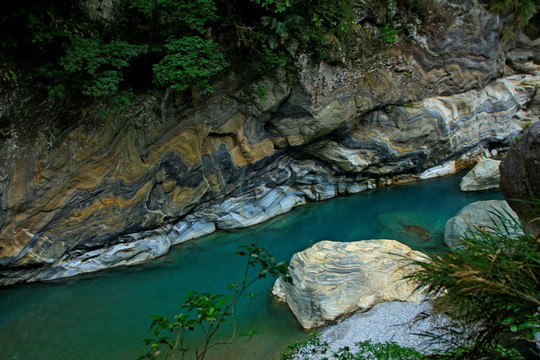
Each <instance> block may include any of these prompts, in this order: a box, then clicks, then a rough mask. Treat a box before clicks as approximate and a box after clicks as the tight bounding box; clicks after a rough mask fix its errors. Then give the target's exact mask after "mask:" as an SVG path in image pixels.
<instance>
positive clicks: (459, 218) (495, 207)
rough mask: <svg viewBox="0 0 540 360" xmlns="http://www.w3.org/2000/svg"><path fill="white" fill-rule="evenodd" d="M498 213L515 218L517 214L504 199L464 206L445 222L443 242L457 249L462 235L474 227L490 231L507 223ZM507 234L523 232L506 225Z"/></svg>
mask: <svg viewBox="0 0 540 360" xmlns="http://www.w3.org/2000/svg"><path fill="white" fill-rule="evenodd" d="M498 214H499V215H502V216H506V215H509V216H511V217H514V218H517V214H516V213H515V212H514V211H513V210H512V209H511V208H510V206H508V203H507V202H506V201H504V200H489V201H477V202H474V203H472V204H469V205H467V206H465V207H464V208H463V209H461V210H460V211H459V212H458V213H457V214H456V215H455V216H454V217H452V218H451V219H450V220H448V222H447V223H446V227H445V231H444V242H445V244H446V245H447V246H448V247H449V248H451V249H458V248H459V247H460V244H461V243H462V242H463V239H462V237H463V236H469V237H470V236H471V235H472V233H471V231H472V232H474V231H475V229H481V230H484V231H491V230H490V228H492V227H494V226H496V225H498V226H503V224H505V223H507V222H506V221H505V220H503V219H501V218H500V217H499V216H498ZM508 230H509V234H508V235H509V236H518V235H522V234H523V232H522V231H521V230H519V229H516V228H515V227H513V226H509V227H508Z"/></svg>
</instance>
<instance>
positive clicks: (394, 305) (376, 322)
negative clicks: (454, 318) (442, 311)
mask: <svg viewBox="0 0 540 360" xmlns="http://www.w3.org/2000/svg"><path fill="white" fill-rule="evenodd" d="M431 310H432V306H431V303H429V302H422V303H408V302H386V303H381V304H378V305H375V306H374V307H373V308H372V309H371V310H369V311H367V312H365V313H361V314H357V315H353V316H351V317H350V318H348V319H346V320H344V321H343V322H341V323H339V324H337V325H334V326H330V327H327V328H325V329H323V330H322V331H321V338H322V340H325V341H327V342H328V343H329V344H330V350H331V351H332V352H335V351H337V350H338V349H340V348H343V347H345V346H349V347H351V348H352V349H354V344H355V343H357V342H361V341H366V340H371V341H372V342H386V341H393V342H396V343H397V344H399V345H401V346H406V347H411V348H415V349H417V350H419V351H421V352H429V351H432V350H434V349H435V348H434V347H432V346H431V347H430V346H428V345H427V344H426V343H425V342H426V338H424V337H421V336H417V335H414V334H415V333H420V332H424V331H427V330H433V329H435V328H437V327H440V326H442V325H445V324H447V321H446V320H445V318H444V317H442V316H436V315H434V316H430V317H428V318H426V319H424V320H420V321H416V322H415V321H414V319H415V317H416V316H417V315H419V314H421V313H425V312H428V313H429V312H430V311H431ZM328 354H330V352H329V353H328ZM327 356H328V355H321V354H312V353H310V351H309V349H304V350H303V351H302V352H301V353H299V354H298V355H297V356H296V357H295V359H297V360H300V359H305V360H319V359H322V358H323V357H327ZM329 359H334V358H333V357H329Z"/></svg>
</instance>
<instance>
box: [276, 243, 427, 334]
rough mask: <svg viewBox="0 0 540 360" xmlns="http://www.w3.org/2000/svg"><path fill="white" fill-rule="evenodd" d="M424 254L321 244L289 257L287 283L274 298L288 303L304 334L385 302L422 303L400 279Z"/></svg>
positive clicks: (397, 247) (394, 246) (382, 246)
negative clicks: (288, 277) (306, 331)
mask: <svg viewBox="0 0 540 360" xmlns="http://www.w3.org/2000/svg"><path fill="white" fill-rule="evenodd" d="M410 259H414V260H422V259H423V254H422V253H420V252H418V251H413V250H411V248H409V247H408V246H406V245H403V244H401V243H399V242H397V241H395V240H364V241H357V242H351V243H346V242H333V241H321V242H319V243H316V244H315V245H313V246H312V247H310V248H308V249H306V250H304V251H301V252H298V253H296V254H294V255H293V257H292V259H291V262H290V266H289V275H290V277H291V281H290V282H288V281H286V280H285V279H284V278H279V279H278V280H277V281H276V283H275V285H274V288H273V294H274V295H276V296H278V297H279V298H280V300H282V301H286V302H287V304H288V305H289V308H290V309H291V311H292V312H293V314H294V315H295V316H296V318H297V319H298V321H299V322H300V324H301V325H302V326H303V327H304V328H306V329H309V328H314V327H318V326H323V325H328V324H331V323H335V322H339V321H341V320H343V319H345V318H347V317H349V316H350V315H352V314H355V313H357V312H362V311H366V310H368V309H370V308H371V307H372V306H373V305H375V304H378V303H381V302H386V301H413V302H414V301H422V300H424V299H425V294H424V293H423V292H421V291H417V292H415V291H414V290H415V288H416V285H415V283H413V282H411V281H406V280H403V277H404V276H405V275H406V274H408V273H410V272H411V271H412V270H413V269H414V268H413V267H412V266H406V265H407V264H408V262H409V261H410Z"/></svg>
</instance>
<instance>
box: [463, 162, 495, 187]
mask: <svg viewBox="0 0 540 360" xmlns="http://www.w3.org/2000/svg"><path fill="white" fill-rule="evenodd" d="M499 163H500V161H499V160H493V159H488V158H482V159H480V161H479V162H478V164H476V166H475V167H474V168H473V169H472V170H471V171H469V172H468V173H467V175H465V176H464V177H463V179H462V180H461V184H459V188H460V189H461V191H479V190H488V189H496V188H498V187H499V178H500V175H499Z"/></svg>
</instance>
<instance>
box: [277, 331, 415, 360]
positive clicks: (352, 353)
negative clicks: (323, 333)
mask: <svg viewBox="0 0 540 360" xmlns="http://www.w3.org/2000/svg"><path fill="white" fill-rule="evenodd" d="M313 355H322V356H325V357H323V359H330V358H332V359H336V360H420V359H424V356H423V355H422V354H421V353H420V352H418V351H417V350H415V349H412V348H408V347H403V346H400V345H398V344H396V343H395V342H386V343H373V342H371V341H362V342H357V343H356V344H355V347H354V348H351V347H348V346H345V347H343V348H340V349H338V350H337V351H330V346H329V344H328V342H326V341H323V340H322V339H321V337H320V335H319V334H315V333H314V334H311V337H310V339H309V340H308V341H303V342H296V343H294V344H291V345H289V346H287V349H286V352H285V353H283V354H281V358H282V359H283V360H290V359H293V358H295V359H299V360H302V359H306V360H307V359H311V358H312V357H313Z"/></svg>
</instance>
